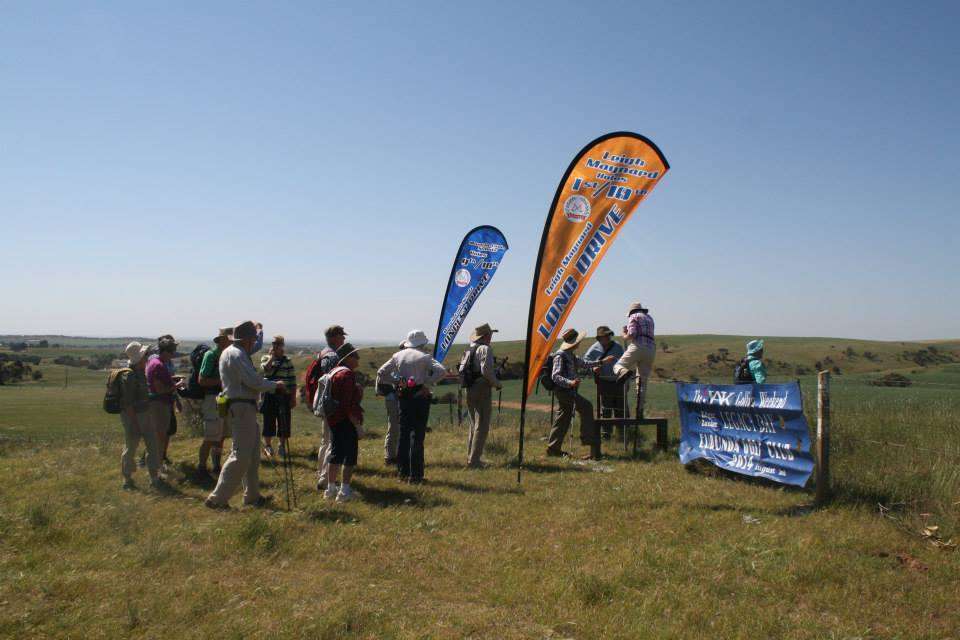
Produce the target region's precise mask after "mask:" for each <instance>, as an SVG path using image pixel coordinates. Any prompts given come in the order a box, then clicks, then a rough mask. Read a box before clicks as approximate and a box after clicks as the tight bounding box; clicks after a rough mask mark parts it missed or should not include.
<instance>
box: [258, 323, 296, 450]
mask: <svg viewBox="0 0 960 640" xmlns="http://www.w3.org/2000/svg"><path fill="white" fill-rule="evenodd" d="M284 347H285V341H284V338H283V336H274V337H273V343H272V344H271V345H270V352H269V353H268V354H266V355H264V356H263V357H262V358H261V359H260V370H261V371H263V376H264V377H265V378H266V379H267V380H274V381H276V380H281V381H283V384H284V388H285V391H284V392H274V393H264V394H263V395H262V396H261V409H260V411H261V413H262V414H263V453H264V455H266V457H267V458H272V457H273V446H272V442H271V440H272V439H273V437H274V436H276V437H277V438H278V439H279V440H280V448H279V450H278V453H279V454H280V457H281V458H286V453H287V448H288V443H289V440H290V430H291V428H292V425H291V422H292V413H293V409H295V408H296V406H297V373H296V371H295V370H294V368H293V362H292V361H291V360H290V358H288V357H287V355H286V354H285V353H284Z"/></svg>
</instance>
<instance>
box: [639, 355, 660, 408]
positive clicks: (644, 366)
mask: <svg viewBox="0 0 960 640" xmlns="http://www.w3.org/2000/svg"><path fill="white" fill-rule="evenodd" d="M656 357H657V350H656V349H651V348H646V349H640V350H639V351H638V355H637V363H636V367H637V385H639V388H640V411H641V412H642V411H643V409H644V406H645V405H646V401H647V383H648V382H649V379H650V374H651V373H653V361H654V359H655V358H656ZM641 415H642V414H641Z"/></svg>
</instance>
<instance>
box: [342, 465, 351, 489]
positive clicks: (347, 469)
mask: <svg viewBox="0 0 960 640" xmlns="http://www.w3.org/2000/svg"><path fill="white" fill-rule="evenodd" d="M352 479H353V465H344V467H343V484H345V485H347V486H349V485H350V480H352Z"/></svg>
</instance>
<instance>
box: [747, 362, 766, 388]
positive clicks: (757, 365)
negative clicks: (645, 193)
mask: <svg viewBox="0 0 960 640" xmlns="http://www.w3.org/2000/svg"><path fill="white" fill-rule="evenodd" d="M750 373H751V374H753V379H754V381H756V383H757V384H763V383H764V382H766V381H767V368H766V367H765V366H763V361H761V360H757V359H756V358H754V359H753V360H751V361H750Z"/></svg>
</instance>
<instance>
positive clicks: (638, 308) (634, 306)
mask: <svg viewBox="0 0 960 640" xmlns="http://www.w3.org/2000/svg"><path fill="white" fill-rule="evenodd" d="M638 311H639V312H640V313H646V312H647V311H650V309H647V308H646V307H645V306H643V303H642V302H634V303H633V304H631V305H630V311H627V315H631V314H634V313H636V312H638Z"/></svg>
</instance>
